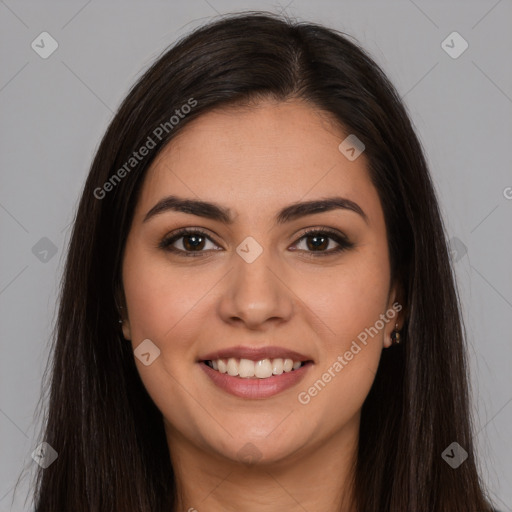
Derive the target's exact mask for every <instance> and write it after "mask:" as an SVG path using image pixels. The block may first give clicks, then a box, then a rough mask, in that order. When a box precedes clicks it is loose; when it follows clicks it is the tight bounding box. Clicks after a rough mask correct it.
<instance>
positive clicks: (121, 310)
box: [114, 287, 132, 340]
mask: <svg viewBox="0 0 512 512" xmlns="http://www.w3.org/2000/svg"><path fill="white" fill-rule="evenodd" d="M114 295H115V303H116V308H117V313H118V315H119V319H120V320H121V321H122V323H121V327H122V331H123V336H124V338H125V339H126V340H131V339H132V334H131V328H130V320H129V319H128V309H127V307H126V300H125V298H124V293H123V291H122V290H121V288H119V287H117V288H116V292H115V294H114Z"/></svg>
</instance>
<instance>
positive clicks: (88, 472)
mask: <svg viewBox="0 0 512 512" xmlns="http://www.w3.org/2000/svg"><path fill="white" fill-rule="evenodd" d="M267 97H270V98H274V99H277V100H280V101H281V100H283V101H284V100H287V99H290V98H299V99H302V100H304V101H306V102H308V103H309V104H310V105H311V107H312V108H315V109H317V110H318V111H321V112H326V113H329V114H331V115H332V116H334V118H335V119H337V120H338V122H339V125H340V127H342V128H343V130H344V132H346V133H347V134H348V133H351V134H355V135H356V136H357V137H358V138H359V139H360V140H361V141H363V143H364V144H365V146H366V149H365V156H366V158H367V159H368V162H369V169H368V171H369V173H370V176H371V180H372V183H373V184H374V186H375V187H376V189H377V191H378V194H379V198H380V201H381V203H382V207H383V211H384V216H385V221H386V226H387V232H388V244H389V253H390V260H391V271H392V278H393V279H397V280H398V281H399V282H400V283H401V285H402V288H403V290H404V297H403V304H404V306H405V311H406V312H407V316H406V318H405V324H404V329H403V331H402V333H403V334H402V343H401V344H400V345H397V346H394V347H392V348H390V349H388V350H384V351H383V353H382V357H381V361H380V366H379V369H378V373H377V375H376V378H375V381H374V384H373V386H372V388H371V391H370V393H369V395H368V397H367V398H366V400H365V402H364V405H363V409H362V416H361V426H360V440H359V448H358V460H357V466H356V468H355V473H354V483H355V497H356V500H357V501H356V503H357V508H358V510H359V511H360V512H386V511H387V512H396V511H403V512H411V511H414V512H420V511H425V512H426V511H436V512H442V511H446V512H483V511H488V510H490V508H489V505H488V503H487V499H486V496H485V494H484V491H483V485H482V483H481V481H480V479H479V476H478V471H477V467H476V462H475V456H474V455H475V454H474V448H473V439H472V433H471V431H472V429H471V422H470V410H469V405H468V402H469V397H468V382H467V366H466V355H465V346H464V343H465V341H464V340H465V335H464V327H463V322H462V317H461V313H460V306H459V299H458V295H457V291H456V285H455V279H454V276H453V272H452V268H451V264H450V259H449V253H448V250H447V241H446V236H445V229H444V226H443V222H442V218H441V215H440V211H439V207H438V202H437V199H436V195H435V192H434V187H433V184H432V182H431V178H430V176H429V171H428V169H427V164H426V161H425V157H424V153H423V149H422V147H421V144H420V142H419V140H418V138H417V136H416V135H415V132H414V129H413V127H412V124H411V121H410V119H409V116H408V114H407V112H406V109H405V107H404V105H403V104H402V102H401V99H400V97H399V95H398V94H397V92H396V90H395V88H394V87H393V86H392V84H391V83H390V82H389V81H388V79H387V78H386V76H385V75H384V73H383V71H382V70H381V69H380V68H379V67H378V66H377V64H376V63H375V62H374V61H373V60H372V59H371V58H370V57H369V55H368V54H367V53H366V52H365V51H364V50H363V49H362V48H361V47H360V46H359V45H358V44H357V43H356V42H355V41H354V40H352V38H351V37H350V36H347V35H345V34H343V33H341V32H338V31H335V30H331V29H328V28H325V27H323V26H320V25H317V24H312V23H305V22H295V21H291V20H289V19H287V18H284V17H280V16H275V15H271V14H267V13H254V12H249V13H241V14H235V15H228V16H224V17H221V18H220V19H218V20H215V21H214V22H211V23H209V24H208V25H206V26H203V27H200V28H199V29H196V30H195V31H194V32H192V33H191V34H189V35H188V36H186V37H185V38H183V39H182V40H180V41H179V42H178V43H177V44H175V45H174V46H173V47H172V48H170V49H169V50H167V51H166V52H165V53H164V54H163V55H162V56H161V57H160V58H158V60H157V61H156V62H155V63H154V64H153V65H152V66H151V68H150V69H148V70H147V71H146V72H145V74H144V75H143V76H142V77H141V78H140V79H139V80H138V82H137V83H136V84H135V85H134V86H133V88H132V89H131V90H130V92H129V94H128V95H127V97H126V99H125V100H124V101H123V103H122V104H121V106H120V107H119V109H118V111H117V113H116V115H115V117H114V118H113V120H112V122H111V124H110V126H109V128H108V130H107V132H106V134H105V136H104V137H103V140H102V141H101V144H100V146H99V148H98V150H97V154H96V156H95V158H94V161H93V163H92V166H91V169H90V172H89V175H88V177H87V181H86V183H85V188H84V190H83V194H82V197H81V200H80V203H79V206H78V210H77V214H76V219H75V222H74V226H73V232H72V236H71V240H70V245H69V252H68V258H67V262H66V267H65V272H64V275H63V281H62V288H61V296H60V309H59V313H58V320H57V323H56V326H55V332H54V344H53V346H52V353H51V359H50V363H51V364H50V365H49V367H48V371H49V372H50V373H51V380H50V382H49V387H48V392H47V394H48V400H49V404H48V413H47V417H45V424H44V435H43V436H42V439H41V441H43V440H44V441H46V442H48V443H49V444H50V445H51V446H52V447H54V448H55V450H56V451H57V452H58V454H59V455H58V458H57V460H56V461H55V462H54V463H53V464H52V465H50V466H49V467H48V468H47V469H44V470H43V469H41V470H39V472H38V474H37V478H36V486H35V490H34V496H35V504H36V512H57V511H59V512H60V511H71V510H73V511H74V512H82V511H83V512H100V511H101V512H105V511H123V512H130V511H139V512H140V511H144V512H150V511H151V512H155V511H163V510H173V507H174V506H175V505H176V488H175V478H174V473H173V468H172V466H171V463H170V457H169V451H168V446H167V441H166V437H165V433H164V428H163V422H162V415H161V413H160V411H159V410H158V409H157V408H156V406H155V405H154V403H153V402H152V400H151V398H150V396H149V395H148V394H147V392H146V390H145V388H144V386H143V384H142V382H141V379H140V378H139V375H138V372H137V369H136V366H135V363H134V355H133V352H132V349H131V344H129V343H126V341H124V340H123V337H122V334H121V332H120V329H119V324H118V316H119V315H118V310H117V307H116V299H117V300H118V301H120V303H122V300H123V299H122V282H121V264H122V259H123V251H124V246H125V241H126V238H127V234H128V231H129V229H130V224H131V220H132V215H133V212H134V208H135V205H136V202H137V200H138V194H139V192H140V189H141V185H142V182H143V180H144V176H145V173H146V171H147V169H148V167H149V166H150V165H151V163H152V161H154V159H155V157H156V156H157V155H158V153H159V150H160V149H161V148H162V147H164V146H165V144H166V143H167V142H169V141H170V140H171V139H172V138H173V137H175V136H176V134H178V133H179V132H180V131H181V130H182V129H183V128H184V127H185V126H186V125H187V124H188V123H190V122H191V121H192V120H193V119H195V118H197V117H198V116H201V115H202V114H204V113H205V112H208V111H210V110H212V109H213V108H218V107H221V108H222V107H227V106H228V105H241V104H244V103H245V104H247V103H248V102H251V101H257V100H258V99H262V98H267ZM191 99H192V100H193V101H195V102H196V103H195V106H194V107H193V108H191V109H190V110H189V112H188V113H187V114H186V115H185V116H184V117H183V118H181V117H180V121H179V122H178V123H176V124H175V125H173V126H172V128H169V119H170V117H171V116H172V115H173V113H174V111H175V109H179V108H180V107H181V106H182V105H184V104H187V103H189V104H191V103H190V100H191ZM165 123H168V125H165ZM161 125H164V126H167V127H168V130H167V131H165V130H163V132H162V133H163V136H162V137H161V138H160V139H157V137H155V136H154V133H155V129H156V127H158V126H161ZM150 136H152V138H153V140H154V141H155V143H156V147H155V148H154V149H152V150H151V151H150V153H149V155H147V156H146V157H145V158H143V159H141V160H140V162H137V164H136V165H134V166H133V167H130V168H129V172H128V171H127V173H123V177H122V179H120V180H117V179H115V180H114V178H113V177H114V175H115V174H116V173H117V176H118V177H119V174H118V171H119V169H121V168H123V166H125V165H126V162H127V161H129V159H130V157H131V156H132V154H133V152H136V151H137V150H138V149H139V148H140V147H141V146H142V145H144V143H145V141H147V140H148V137H150ZM126 169H127V168H126V167H125V170H126ZM125 174H126V175H125ZM109 180H110V183H111V184H112V186H111V187H108V188H109V190H108V192H107V193H105V194H103V193H102V197H101V198H98V195H99V194H98V192H97V191H98V189H99V188H101V187H104V184H105V183H106V182H108V181H109ZM103 190H105V189H103ZM454 441H456V442H457V443H459V444H460V445H461V446H462V447H463V448H464V449H465V450H466V451H467V452H468V454H469V457H468V459H467V460H466V461H465V462H464V463H463V464H462V465H460V466H459V467H458V468H457V469H452V467H450V466H449V465H448V464H447V463H446V462H445V461H444V460H443V458H442V457H441V454H442V452H443V451H444V450H445V448H446V447H448V446H449V445H450V444H451V443H452V442H454ZM340 485H341V483H340Z"/></svg>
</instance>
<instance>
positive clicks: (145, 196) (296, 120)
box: [138, 100, 379, 218]
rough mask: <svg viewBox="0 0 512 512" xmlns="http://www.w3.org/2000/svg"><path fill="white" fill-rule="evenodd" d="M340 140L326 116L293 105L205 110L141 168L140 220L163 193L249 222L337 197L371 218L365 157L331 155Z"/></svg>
mask: <svg viewBox="0 0 512 512" xmlns="http://www.w3.org/2000/svg"><path fill="white" fill-rule="evenodd" d="M347 135H348V133H345V132H344V131H343V130H342V129H341V127H340V126H339V125H338V124H337V123H336V122H335V121H334V119H333V118H332V116H330V115H329V114H326V113H324V112H320V111H318V109H315V108H314V107H312V106H310V105H308V104H307V103H305V102H302V101H299V100H293V101H288V102H277V101H273V100H268V101H263V102H261V103H259V104H258V105H255V106H254V107H250V108H237V107H229V108H227V109H222V108H220V109H217V110H214V111H210V112H208V113H205V114H203V115H201V116H200V117H198V118H197V119H195V120H194V121H192V122H190V123H189V124H188V125H187V126H185V127H184V129H183V130H182V132H180V133H179V135H178V136H176V137H175V138H174V139H173V140H171V141H170V143H169V144H168V145H167V146H166V147H165V148H164V149H163V150H162V151H161V153H160V154H159V156H158V157H157V159H156V160H155V161H154V162H153V164H152V165H151V167H150V168H149V169H148V171H147V175H146V178H145V180H144V184H143V187H142V192H141V196H140V200H139V204H138V210H139V215H142V214H143V213H144V212H143V211H142V210H145V211H147V209H149V208H150V207H151V206H152V205H153V204H154V203H155V202H156V201H158V200H159V199H160V198H161V197H163V196H164V195H178V196H183V197H188V198H195V199H202V200H207V201H213V202H217V203H222V204H225V205H226V206H227V207H229V208H230V209H231V210H232V211H233V212H234V214H236V215H237V216H238V215H241V216H242V217H243V216H245V215H247V216H248V217H251V216H252V217H253V218H254V217H258V216H260V215H261V214H262V213H263V211H266V210H268V209H270V210H272V211H275V210H277V209H278V208H280V207H281V206H282V205H283V204H288V203H292V202H297V201H299V200H311V199H316V198H319V197H323V196H328V195H329V196H332V195H343V196H344V197H348V198H350V199H353V200H354V201H357V202H358V203H365V204H366V206H367V208H365V209H368V210H370V211H369V212H367V213H368V214H369V216H370V217H371V214H372V212H371V210H372V209H374V210H375V209H376V210H375V211H374V212H373V213H374V214H377V215H378V214H379V211H378V209H379V205H378V204H374V203H375V201H377V203H378V196H377V194H376V191H375V189H374V187H373V185H372V184H371V181H370V178H369V174H368V171H367V160H366V158H365V156H364V153H363V154H362V155H361V156H360V157H358V158H357V159H356V160H354V161H350V160H348V159H347V158H346V157H345V156H344V155H343V154H342V153H341V152H340V150H339V149H338V146H339V144H340V142H342V141H343V140H344V139H345V138H346V137H347ZM372 203H373V204H372Z"/></svg>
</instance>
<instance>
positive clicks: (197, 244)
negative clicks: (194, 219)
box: [158, 229, 213, 256]
mask: <svg viewBox="0 0 512 512" xmlns="http://www.w3.org/2000/svg"><path fill="white" fill-rule="evenodd" d="M179 240H181V241H180V243H179V244H178V245H181V248H180V247H175V246H174V244H175V243H176V242H177V241H179ZM207 242H211V243H213V241H212V240H211V238H210V237H209V236H208V235H207V234H206V233H205V232H204V231H201V230H197V229H181V230H179V231H178V232H177V233H174V234H172V235H170V236H167V237H165V238H164V239H163V240H162V241H161V242H160V244H159V245H158V247H159V248H160V249H164V250H166V251H169V252H174V253H180V254H182V255H184V256H200V255H201V253H202V252H207V251H205V250H204V249H205V245H206V243H207ZM207 250H208V249H207ZM209 250H211V249H209ZM194 253H197V254H194Z"/></svg>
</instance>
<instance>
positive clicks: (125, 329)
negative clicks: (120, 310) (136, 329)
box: [122, 318, 132, 340]
mask: <svg viewBox="0 0 512 512" xmlns="http://www.w3.org/2000/svg"><path fill="white" fill-rule="evenodd" d="M122 320H123V323H122V328H123V336H124V339H125V340H131V339H132V333H131V329H130V321H129V320H128V318H126V319H124V318H123V319H122Z"/></svg>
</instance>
